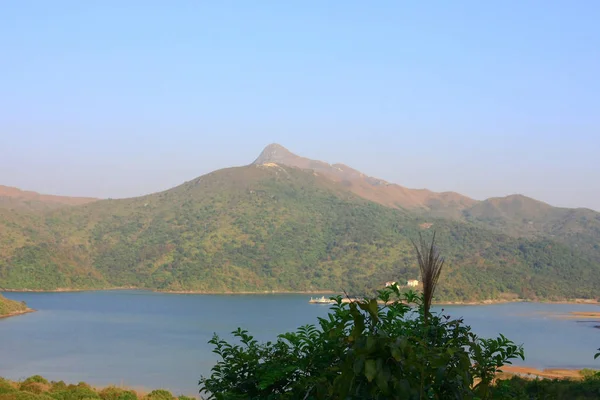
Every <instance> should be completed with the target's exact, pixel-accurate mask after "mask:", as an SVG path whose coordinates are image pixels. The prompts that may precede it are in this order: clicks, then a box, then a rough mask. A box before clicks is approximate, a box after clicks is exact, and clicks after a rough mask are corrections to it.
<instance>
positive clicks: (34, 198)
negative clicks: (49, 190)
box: [0, 185, 98, 210]
mask: <svg viewBox="0 0 600 400" xmlns="http://www.w3.org/2000/svg"><path fill="white" fill-rule="evenodd" d="M96 200H98V199H94V198H91V197H67V196H53V195H48V194H40V193H36V192H30V191H25V190H21V189H18V188H15V187H10V186H2V185H0V208H7V209H15V210H19V209H21V210H22V209H26V210H50V209H56V208H60V207H65V206H76V205H81V204H86V203H91V202H93V201H96Z"/></svg>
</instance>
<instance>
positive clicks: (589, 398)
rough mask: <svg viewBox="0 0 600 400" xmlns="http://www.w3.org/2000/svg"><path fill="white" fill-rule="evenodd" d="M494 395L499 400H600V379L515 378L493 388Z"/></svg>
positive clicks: (597, 377)
mask: <svg viewBox="0 0 600 400" xmlns="http://www.w3.org/2000/svg"><path fill="white" fill-rule="evenodd" d="M492 395H493V397H492V398H493V399H497V400H508V399H515V400H597V399H600V377H599V376H598V375H597V374H595V375H590V376H587V377H585V378H584V379H583V380H570V379H535V380H527V379H523V378H520V377H513V378H511V379H508V380H499V381H498V382H497V383H496V385H495V386H494V387H493V388H492Z"/></svg>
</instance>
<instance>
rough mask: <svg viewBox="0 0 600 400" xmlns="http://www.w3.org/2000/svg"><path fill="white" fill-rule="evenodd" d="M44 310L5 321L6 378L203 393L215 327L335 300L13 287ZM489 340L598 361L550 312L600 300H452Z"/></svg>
mask: <svg viewBox="0 0 600 400" xmlns="http://www.w3.org/2000/svg"><path fill="white" fill-rule="evenodd" d="M4 295H5V296H6V297H8V298H12V299H15V300H24V301H26V302H27V304H28V305H29V306H30V307H32V308H35V309H37V310H38V311H37V312H35V313H32V314H26V315H22V316H18V317H13V318H6V319H0V376H4V377H8V378H12V379H20V378H24V377H27V376H30V375H33V374H40V375H43V376H45V377H47V378H49V379H53V380H60V379H63V380H65V381H68V382H79V381H86V382H90V383H93V384H97V385H107V384H125V385H128V386H132V387H136V388H158V387H164V388H167V389H170V390H172V391H173V392H175V393H177V394H195V393H197V383H198V379H199V377H200V375H202V374H205V375H206V374H208V373H209V372H210V368H211V366H212V365H213V364H214V362H215V360H216V356H215V355H214V354H212V353H211V350H212V347H211V346H209V345H208V344H207V341H208V340H209V339H210V338H211V336H212V334H213V332H217V333H219V334H220V335H222V336H227V335H228V333H229V332H231V331H232V330H234V329H236V328H237V327H238V326H241V327H244V328H246V329H248V330H249V331H250V332H251V333H254V334H255V335H256V336H257V337H258V338H260V339H262V340H265V339H272V338H274V337H275V336H276V335H277V334H278V333H281V332H284V331H288V330H293V329H295V328H296V327H298V326H299V325H303V324H306V323H313V322H315V321H316V317H317V316H323V315H325V314H326V313H327V309H328V307H327V306H320V305H312V304H308V299H309V296H306V295H248V296H243V295H235V296H227V295H177V294H162V293H153V292H145V291H107V292H79V293H4ZM445 310H446V311H447V312H448V313H449V314H450V315H452V316H456V317H458V316H462V317H464V319H465V322H466V323H467V324H469V325H471V326H472V327H473V329H474V330H475V332H477V333H478V334H480V335H481V336H484V337H491V336H497V334H498V333H499V332H501V333H503V334H505V335H506V336H508V337H509V338H510V339H512V340H514V341H516V342H518V343H522V344H524V345H525V352H526V353H525V355H526V360H525V362H523V363H521V364H524V365H530V366H534V367H540V368H550V367H565V368H586V367H587V368H598V367H600V362H595V361H594V360H593V358H592V356H593V354H594V350H595V349H597V348H598V347H600V329H595V328H593V324H591V323H578V322H577V321H574V320H561V319H556V318H552V317H550V316H548V315H547V313H556V312H558V313H566V312H569V311H600V306H592V305H565V304H535V303H513V304H502V305H489V306H449V307H445Z"/></svg>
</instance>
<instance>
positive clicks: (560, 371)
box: [498, 365, 583, 380]
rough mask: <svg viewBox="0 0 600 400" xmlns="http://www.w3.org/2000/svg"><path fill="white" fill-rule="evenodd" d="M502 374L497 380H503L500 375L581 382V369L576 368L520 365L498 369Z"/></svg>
mask: <svg viewBox="0 0 600 400" xmlns="http://www.w3.org/2000/svg"><path fill="white" fill-rule="evenodd" d="M500 369H501V370H502V372H500V373H499V374H498V375H500V376H498V378H500V379H503V377H502V375H509V376H519V377H521V378H541V379H573V380H581V379H583V375H582V374H581V371H582V370H583V368H581V369H576V368H543V369H539V368H534V367H527V366H520V365H504V366H503V367H502V368H500Z"/></svg>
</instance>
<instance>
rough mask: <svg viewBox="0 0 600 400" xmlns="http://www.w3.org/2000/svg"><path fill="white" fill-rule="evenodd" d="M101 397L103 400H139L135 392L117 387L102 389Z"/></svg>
mask: <svg viewBox="0 0 600 400" xmlns="http://www.w3.org/2000/svg"><path fill="white" fill-rule="evenodd" d="M99 395H100V398H102V400H137V395H136V394H135V392H133V391H131V390H125V389H121V388H118V387H116V386H109V387H106V388H104V389H102V390H101V391H100V393H99Z"/></svg>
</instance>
